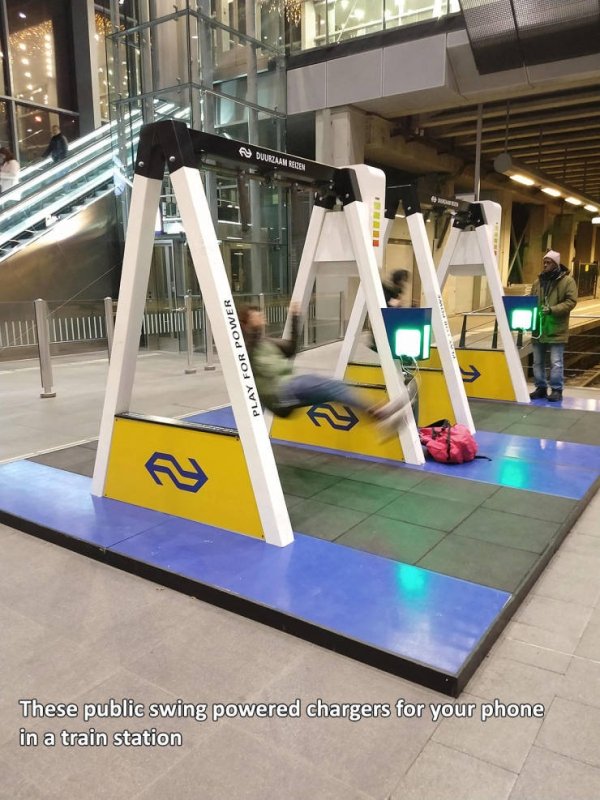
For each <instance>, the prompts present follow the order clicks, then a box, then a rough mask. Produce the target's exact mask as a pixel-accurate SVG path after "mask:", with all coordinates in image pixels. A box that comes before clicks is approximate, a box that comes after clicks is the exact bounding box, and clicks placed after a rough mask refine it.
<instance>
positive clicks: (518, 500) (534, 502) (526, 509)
mask: <svg viewBox="0 0 600 800" xmlns="http://www.w3.org/2000/svg"><path fill="white" fill-rule="evenodd" d="M576 505H577V503H576V502H575V500H568V499H567V498H565V497H552V496H551V495H547V494H543V495H542V494H539V493H538V492H528V491H524V490H522V489H509V488H505V487H502V488H500V489H499V490H498V491H497V492H496V493H495V494H494V495H493V497H490V498H489V499H487V500H486V501H485V502H484V503H483V506H482V507H483V508H492V509H496V510H497V511H509V512H510V513H511V514H520V515H522V516H524V517H534V518H535V519H543V520H547V521H548V522H563V521H564V520H565V519H566V517H567V516H568V515H569V513H570V512H571V511H572V510H573V509H574V508H575V506H576Z"/></svg>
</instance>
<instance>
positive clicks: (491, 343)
mask: <svg viewBox="0 0 600 800" xmlns="http://www.w3.org/2000/svg"><path fill="white" fill-rule="evenodd" d="M479 318H481V319H482V320H485V321H484V322H482V323H481V324H477V320H478V319H479ZM473 320H476V322H475V324H472V321H473ZM570 320H571V328H570V332H569V341H568V343H567V345H566V347H565V355H564V370H565V382H566V383H567V384H568V385H571V386H580V387H595V386H600V314H583V313H581V314H571V316H570ZM470 323H471V324H470ZM573 323H575V324H573ZM531 340H532V339H531V335H530V334H528V333H526V334H523V332H522V331H518V332H517V333H516V344H517V347H518V348H519V352H520V354H521V357H522V359H527V360H528V361H530V360H531V358H530V355H531ZM458 347H459V348H482V349H491V350H495V349H497V348H498V323H497V321H496V316H495V313H494V312H493V311H488V310H487V309H480V310H479V311H469V312H466V313H464V314H463V315H462V325H461V330H460V335H459V338H458ZM526 366H527V367H529V366H530V364H529V363H527V364H526Z"/></svg>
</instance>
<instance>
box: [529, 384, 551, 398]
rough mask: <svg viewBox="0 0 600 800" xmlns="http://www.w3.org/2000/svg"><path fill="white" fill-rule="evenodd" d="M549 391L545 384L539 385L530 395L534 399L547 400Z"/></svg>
mask: <svg viewBox="0 0 600 800" xmlns="http://www.w3.org/2000/svg"><path fill="white" fill-rule="evenodd" d="M547 393H548V391H547V389H546V387H545V386H538V387H537V389H536V390H535V391H534V392H531V394H530V395H529V397H530V398H531V399H532V400H545V399H546V395H547Z"/></svg>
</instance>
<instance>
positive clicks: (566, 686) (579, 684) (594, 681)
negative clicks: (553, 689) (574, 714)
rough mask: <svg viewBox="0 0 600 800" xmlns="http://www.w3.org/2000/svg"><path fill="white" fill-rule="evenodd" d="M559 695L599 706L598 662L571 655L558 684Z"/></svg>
mask: <svg viewBox="0 0 600 800" xmlns="http://www.w3.org/2000/svg"><path fill="white" fill-rule="evenodd" d="M560 696H561V697H562V698H566V699H567V700H574V701H575V702H577V703H583V704H584V705H588V706H596V707H597V708H600V662H598V661H590V660H589V659H587V658H580V657H578V656H577V655H575V656H573V658H572V659H571V663H570V665H569V669H568V670H567V672H566V674H565V677H564V680H563V682H562V684H561V686H560Z"/></svg>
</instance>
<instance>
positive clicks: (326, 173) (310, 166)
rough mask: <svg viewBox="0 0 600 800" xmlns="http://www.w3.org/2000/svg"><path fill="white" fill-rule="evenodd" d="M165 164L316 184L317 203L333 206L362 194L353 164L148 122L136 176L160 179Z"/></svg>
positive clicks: (178, 125) (182, 125) (172, 167)
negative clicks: (338, 165) (331, 162)
mask: <svg viewBox="0 0 600 800" xmlns="http://www.w3.org/2000/svg"><path fill="white" fill-rule="evenodd" d="M165 166H166V167H168V169H169V172H174V171H175V170H177V169H180V168H181V167H191V168H193V169H199V168H200V167H202V166H205V167H208V168H214V167H216V168H218V167H223V168H227V169H235V170H238V171H239V170H242V171H244V172H246V173H247V174H248V175H249V176H252V175H258V176H260V177H262V178H264V179H265V180H284V181H291V182H294V183H298V184H300V185H305V186H309V187H314V188H315V191H316V194H317V203H318V204H320V205H327V206H331V207H333V205H334V204H335V202H336V200H337V199H338V198H339V199H340V200H341V202H342V203H343V204H344V205H347V204H348V203H351V202H353V201H354V200H360V199H361V197H360V191H359V189H358V184H357V181H356V177H355V175H354V172H353V171H352V170H351V169H348V168H341V169H337V168H336V167H331V166H329V165H328V164H320V163H319V162H317V161H310V160H308V159H306V158H301V157H300V156H294V155H290V154H289V153H280V152H278V151H277V150H269V149H268V148H266V147H259V146H257V145H254V144H248V143H247V142H238V141H236V140H235V139H226V138H224V137H223V136H217V135H216V134H214V133H205V132H204V131H195V130H192V129H191V128H188V126H187V125H186V124H185V123H184V122H179V121H177V120H164V121H162V122H153V123H150V124H149V125H144V127H143V128H142V130H141V132H140V142H139V146H138V153H137V159H136V165H135V173H136V175H143V176H144V177H147V178H155V179H159V180H160V179H162V177H163V174H164V169H165Z"/></svg>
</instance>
